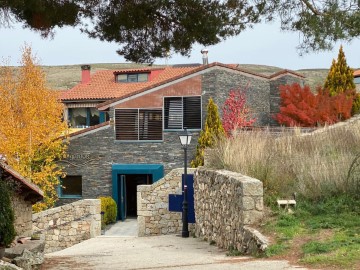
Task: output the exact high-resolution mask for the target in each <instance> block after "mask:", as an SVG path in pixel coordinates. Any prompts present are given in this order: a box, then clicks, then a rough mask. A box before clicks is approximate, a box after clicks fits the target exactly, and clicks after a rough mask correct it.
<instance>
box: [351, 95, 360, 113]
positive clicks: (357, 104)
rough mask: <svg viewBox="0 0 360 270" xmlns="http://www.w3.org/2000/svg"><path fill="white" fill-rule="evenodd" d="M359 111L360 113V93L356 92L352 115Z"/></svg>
mask: <svg viewBox="0 0 360 270" xmlns="http://www.w3.org/2000/svg"><path fill="white" fill-rule="evenodd" d="M358 113H360V93H356V94H354V100H353V105H352V109H351V114H352V115H355V114H358Z"/></svg>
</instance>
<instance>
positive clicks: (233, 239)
mask: <svg viewBox="0 0 360 270" xmlns="http://www.w3.org/2000/svg"><path fill="white" fill-rule="evenodd" d="M194 204H195V218H196V223H195V236H197V237H202V238H204V239H207V240H208V241H214V242H215V243H216V244H217V246H218V247H220V248H224V249H231V248H236V249H237V250H239V251H242V252H243V253H254V252H257V251H258V250H263V249H265V248H266V246H267V240H266V238H265V237H262V236H261V234H260V233H259V232H257V231H256V230H254V229H252V228H249V227H248V226H249V225H256V224H257V223H258V222H260V220H261V219H262V218H263V207H264V206H263V185H262V182H261V181H259V180H257V179H254V178H251V177H248V176H244V175H241V174H239V173H235V172H230V171H226V170H211V169H205V168H198V169H197V170H196V171H195V175H194ZM254 249H255V250H254ZM256 249H257V250H256Z"/></svg>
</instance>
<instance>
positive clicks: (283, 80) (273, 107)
mask: <svg viewBox="0 0 360 270" xmlns="http://www.w3.org/2000/svg"><path fill="white" fill-rule="evenodd" d="M293 83H298V84H300V85H301V86H304V80H300V79H298V78H295V77H293V76H289V75H287V76H282V77H279V78H277V79H274V80H271V81H270V121H269V125H270V126H279V124H278V123H277V121H276V120H275V119H273V118H272V117H271V116H273V115H275V114H277V113H278V112H280V105H281V99H280V90H279V86H280V85H285V84H290V85H291V84H293Z"/></svg>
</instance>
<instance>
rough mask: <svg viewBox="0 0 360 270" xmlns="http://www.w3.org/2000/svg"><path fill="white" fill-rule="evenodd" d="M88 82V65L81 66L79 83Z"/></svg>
mask: <svg viewBox="0 0 360 270" xmlns="http://www.w3.org/2000/svg"><path fill="white" fill-rule="evenodd" d="M89 82H90V65H82V66H81V83H84V84H85V83H89Z"/></svg>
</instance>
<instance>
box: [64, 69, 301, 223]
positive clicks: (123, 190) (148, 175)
mask: <svg viewBox="0 0 360 270" xmlns="http://www.w3.org/2000/svg"><path fill="white" fill-rule="evenodd" d="M303 80H304V77H303V76H302V75H300V74H297V73H295V72H293V71H289V70H283V71H280V72H277V73H275V74H272V75H270V76H267V75H264V74H257V73H254V72H250V71H247V70H244V69H240V68H239V67H238V66H237V65H227V64H222V63H211V64H204V65H177V66H166V67H160V68H159V67H149V68H142V69H124V70H104V71H97V72H96V73H95V74H93V75H92V76H90V67H89V66H85V67H84V66H83V68H82V81H81V83H79V84H78V85H77V86H75V87H74V88H72V89H70V90H68V91H66V92H64V93H63V94H62V96H61V100H62V102H63V103H64V104H65V107H66V108H65V118H66V119H68V121H69V122H70V123H71V126H73V127H82V126H84V127H86V128H85V129H82V130H79V131H77V132H75V133H72V134H71V136H70V138H69V140H70V145H69V148H68V154H69V156H68V158H67V159H65V160H62V161H61V163H62V165H63V166H64V168H65V171H66V173H67V176H66V177H65V178H64V179H62V186H61V187H59V197H60V201H59V203H60V204H63V203H67V202H71V201H74V200H78V199H81V198H96V197H98V196H101V195H104V196H112V197H113V198H114V199H115V201H116V202H117V204H118V209H119V217H121V218H122V219H124V218H125V217H126V216H131V215H133V216H136V213H137V212H136V207H137V206H136V200H137V198H136V186H137V185H139V184H151V183H154V182H156V181H157V180H159V179H161V178H162V177H163V176H164V175H165V174H167V173H168V172H170V171H171V170H172V169H174V168H179V167H183V154H184V153H183V149H182V148H181V145H180V142H179V139H178V135H179V132H182V131H183V129H184V128H187V129H188V131H189V132H190V133H191V134H192V136H193V138H192V141H191V145H190V149H189V151H188V153H189V154H188V155H189V160H191V159H192V158H193V155H194V153H195V148H196V144H197V139H198V135H199V133H200V131H201V129H202V127H203V123H204V120H205V117H206V106H207V103H208V100H209V98H210V97H212V98H213V99H214V101H215V103H216V104H217V105H218V106H219V108H220V109H219V111H220V112H221V106H222V104H223V103H224V101H225V99H226V98H227V96H228V93H229V91H230V90H231V89H234V88H238V87H242V88H246V89H247V91H246V99H247V104H248V106H249V107H250V109H251V112H252V113H253V116H254V117H256V119H257V122H256V125H259V126H264V125H276V122H275V121H274V120H273V118H272V114H274V113H276V112H278V110H279V102H280V97H279V90H278V87H279V85H282V84H290V83H294V82H298V83H300V84H303V83H304V81H303Z"/></svg>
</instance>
